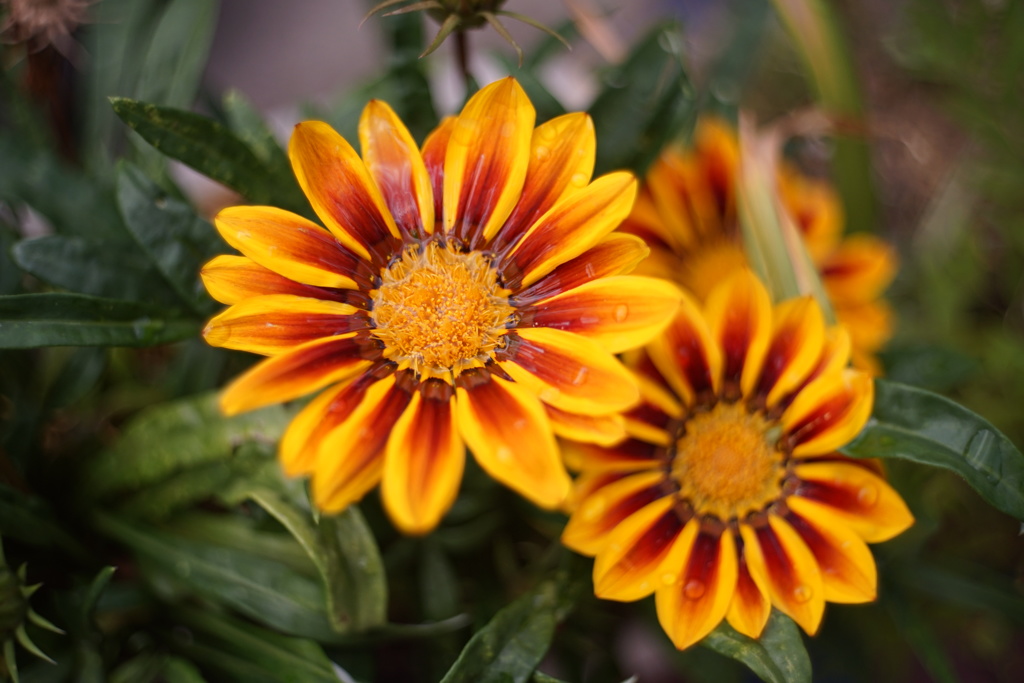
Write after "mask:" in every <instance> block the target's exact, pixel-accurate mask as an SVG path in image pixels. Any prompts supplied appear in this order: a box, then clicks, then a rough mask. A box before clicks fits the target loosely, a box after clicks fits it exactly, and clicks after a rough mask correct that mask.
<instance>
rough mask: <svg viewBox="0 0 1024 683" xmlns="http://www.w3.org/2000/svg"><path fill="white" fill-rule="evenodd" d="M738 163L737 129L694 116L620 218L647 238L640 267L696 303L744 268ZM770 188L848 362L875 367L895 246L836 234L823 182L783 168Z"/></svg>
mask: <svg viewBox="0 0 1024 683" xmlns="http://www.w3.org/2000/svg"><path fill="white" fill-rule="evenodd" d="M740 163H741V159H740V150H739V145H738V141H737V139H736V134H735V132H734V131H733V130H732V129H731V128H729V127H728V126H726V125H725V124H724V123H722V122H721V121H719V120H718V119H714V118H705V119H702V120H701V121H700V122H699V123H698V125H697V129H696V131H695V132H694V142H693V147H692V148H691V149H685V150H684V149H679V148H670V149H668V150H666V151H665V152H664V153H663V154H662V155H661V157H660V158H659V159H658V160H657V161H656V162H655V164H654V165H653V166H652V167H651V170H650V172H649V173H648V175H647V178H646V179H645V181H644V185H643V187H642V188H641V190H640V193H639V196H638V197H637V202H636V205H635V207H634V209H633V212H632V213H631V214H630V216H629V218H628V219H627V220H626V221H625V222H623V225H622V230H623V231H625V232H630V233H633V234H636V235H639V236H640V237H642V238H644V240H646V241H647V243H648V244H649V245H650V246H651V256H650V257H649V258H648V259H647V261H645V263H644V264H643V265H642V266H641V267H640V272H644V273H647V274H651V275H656V276H658V277H665V278H668V279H671V280H674V281H676V282H679V283H680V284H681V285H683V286H684V287H685V288H686V289H688V290H689V291H690V292H692V293H693V294H694V295H696V296H697V298H698V299H700V300H702V301H703V300H704V299H705V298H706V297H707V295H708V293H709V292H710V291H711V289H712V288H713V287H714V286H715V285H716V284H717V283H718V282H720V281H721V280H722V279H723V278H724V277H726V276H727V275H728V274H730V273H733V272H735V271H736V270H739V269H742V268H745V267H746V265H747V260H746V256H745V255H744V253H743V245H742V243H741V240H740V229H739V223H738V219H737V215H736V211H737V209H736V179H737V174H738V166H739V164H740ZM778 192H779V199H780V200H781V203H782V205H783V207H784V208H785V210H786V211H787V212H788V214H789V216H790V217H791V218H792V220H793V222H794V224H795V225H796V227H797V228H798V229H799V230H800V233H801V234H802V236H803V238H804V244H805V245H806V246H807V249H808V252H809V254H810V256H811V259H812V261H813V262H814V264H815V266H816V267H817V269H818V272H819V275H820V276H821V280H822V284H823V285H824V287H825V291H826V292H827V293H828V296H829V300H830V301H831V304H832V307H833V309H834V311H835V314H836V318H837V319H838V321H839V322H840V323H842V324H843V325H844V326H845V327H846V329H847V330H848V331H849V333H850V337H851V340H852V343H853V347H852V356H853V360H854V364H855V365H856V366H857V367H861V368H863V369H865V370H868V371H871V372H873V373H876V374H877V373H878V371H879V367H878V362H877V360H876V359H875V357H874V354H875V353H876V352H877V351H878V350H879V349H881V348H882V347H883V346H884V345H885V343H886V342H887V341H888V340H889V338H890V337H891V336H892V328H893V322H892V311H891V309H890V308H889V306H888V304H887V303H886V302H885V300H884V299H882V298H881V297H882V293H883V292H884V290H885V289H886V287H888V286H889V284H890V283H891V282H892V279H893V277H894V276H895V274H896V268H897V259H896V254H895V251H894V250H893V249H892V247H890V246H889V245H888V244H886V243H885V242H884V241H883V240H881V239H879V238H877V237H874V236H872V235H864V234H860V235H852V236H849V237H845V238H844V237H843V234H842V232H843V212H842V205H841V203H840V201H839V198H838V197H837V196H836V194H835V191H834V190H833V189H832V188H831V186H829V185H828V184H827V183H825V182H823V181H820V180H815V179H812V178H810V177H808V176H805V175H803V174H801V173H799V172H798V171H796V170H795V169H793V168H791V167H788V166H784V167H782V168H781V169H780V171H779V174H778Z"/></svg>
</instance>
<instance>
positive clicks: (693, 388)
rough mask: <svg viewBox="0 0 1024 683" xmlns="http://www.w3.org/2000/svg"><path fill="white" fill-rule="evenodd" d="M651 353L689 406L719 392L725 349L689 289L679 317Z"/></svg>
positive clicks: (659, 338)
mask: <svg viewBox="0 0 1024 683" xmlns="http://www.w3.org/2000/svg"><path fill="white" fill-rule="evenodd" d="M647 353H648V354H649V355H650V358H651V362H652V363H654V366H655V367H656V368H657V369H658V372H659V373H661V375H662V377H664V378H665V381H667V382H668V383H669V384H670V385H671V387H672V389H673V390H674V391H675V392H676V395H677V396H678V397H679V398H680V399H682V401H683V402H684V403H686V405H688V406H691V405H693V404H694V401H695V400H696V399H697V398H698V397H701V396H708V395H711V394H715V393H717V392H718V389H719V377H720V376H721V368H722V352H721V350H720V349H719V348H718V345H717V344H715V342H714V340H713V339H712V337H711V331H710V330H709V329H708V326H707V323H706V322H705V321H704V316H703V315H702V314H701V312H700V309H699V308H698V307H697V303H696V302H695V301H694V300H693V298H691V297H690V296H689V295H688V294H686V293H685V292H684V294H683V298H682V300H681V301H680V304H679V311H678V313H676V317H675V318H674V319H673V320H672V323H671V324H670V325H669V326H668V327H667V328H666V330H665V333H664V334H663V335H661V337H658V338H657V339H655V340H654V341H653V342H652V343H651V344H650V346H649V347H648V348H647Z"/></svg>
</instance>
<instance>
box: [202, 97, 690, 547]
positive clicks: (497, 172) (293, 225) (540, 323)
mask: <svg viewBox="0 0 1024 683" xmlns="http://www.w3.org/2000/svg"><path fill="white" fill-rule="evenodd" d="M534 116H535V114H534V109H533V106H532V105H531V104H530V101H529V100H528V99H527V97H526V95H525V93H524V92H523V91H522V89H521V88H520V86H519V84H518V83H516V82H515V81H514V80H512V79H511V78H509V79H505V80H502V81H499V82H497V83H493V84H491V85H490V86H488V87H486V88H484V89H483V90H481V91H480V92H478V93H477V94H476V95H475V96H473V98H472V99H471V100H470V101H469V102H468V103H467V104H466V107H465V109H464V110H463V111H462V113H461V114H460V115H459V116H458V117H453V118H449V119H447V120H446V121H444V122H443V123H442V124H441V126H440V127H439V128H438V129H437V130H435V131H434V132H433V133H432V134H431V135H430V136H429V137H428V138H427V140H426V141H425V143H424V145H423V148H422V150H420V149H419V148H418V147H417V146H416V144H415V143H414V142H413V139H412V137H411V136H410V134H409V132H408V130H407V129H406V128H405V126H404V125H403V124H402V122H401V121H400V120H399V119H398V118H397V116H396V115H395V114H394V112H393V111H392V110H391V109H390V108H389V107H388V106H387V105H386V104H384V103H383V102H377V101H373V102H370V103H369V104H368V105H367V107H366V109H365V110H364V112H363V116H362V119H361V121H360V127H359V138H360V143H361V147H362V156H361V157H360V156H359V155H358V154H357V153H356V152H355V150H354V149H353V148H352V147H351V146H350V145H349V144H348V143H347V142H346V141H345V140H344V139H343V138H342V137H341V136H339V135H338V134H337V133H336V132H335V131H334V130H332V129H331V128H330V127H329V126H327V125H326V124H324V123H319V122H306V123H301V124H299V125H298V126H297V127H296V129H295V132H294V134H293V136H292V140H291V144H290V147H289V155H290V157H291V161H292V166H293V167H294V170H295V174H296V176H297V177H298V179H299V183H300V184H301V186H302V188H303V190H304V191H305V193H306V195H307V196H308V197H309V199H310V202H311V204H312V205H313V208H314V210H315V211H316V213H317V215H318V216H319V217H320V219H321V220H322V221H323V223H324V225H325V226H326V229H324V228H322V227H320V226H319V225H316V224H315V223H312V222H310V221H308V220H306V219H304V218H301V217H300V216H297V215H294V214H291V213H288V212H286V211H282V210H279V209H275V208H270V207H234V208H229V209H226V210H224V211H222V212H221V213H220V214H219V215H218V216H217V217H216V219H215V222H216V225H217V229H218V230H219V231H220V233H221V234H222V235H223V236H224V238H225V239H226V240H227V241H228V243H229V244H231V245H232V246H233V247H235V248H236V249H238V250H239V251H241V252H242V254H243V256H220V257H218V258H216V259H214V260H213V261H211V262H210V263H209V264H207V265H206V267H205V268H204V269H203V279H204V282H205V283H206V286H207V288H208V289H209V291H210V293H211V295H212V296H214V298H216V299H217V300H219V301H222V302H224V303H226V304H231V307H230V308H228V309H227V310H226V311H224V312H223V313H221V314H220V315H218V316H217V317H215V318H214V319H212V320H211V321H210V323H209V324H208V326H207V327H206V330H205V331H204V335H205V337H206V340H207V341H208V342H209V343H210V344H213V345H215V346H224V347H228V348H232V349H240V350H244V351H251V352H253V353H259V354H263V355H265V356H269V358H267V359H266V360H264V361H262V362H260V363H258V364H257V365H256V366H255V367H253V368H252V369H251V370H249V371H248V372H247V373H245V374H244V375H243V376H241V377H240V378H238V379H237V380H236V381H235V382H234V383H233V384H231V385H230V386H229V387H228V388H227V389H226V391H225V392H224V394H223V396H222V399H221V406H222V408H223V410H224V411H225V412H227V413H229V414H233V413H238V412H241V411H245V410H250V409H253V408H257V407H259V406H263V405H267V404H270V403H276V402H279V401H287V400H290V399H293V398H297V397H299V396H302V395H305V394H308V393H310V392H313V391H316V390H319V389H323V388H324V387H329V388H328V389H327V390H326V391H324V392H323V393H321V394H320V395H319V396H318V397H317V398H316V399H314V400H313V401H312V402H311V403H310V404H309V405H308V406H306V407H305V408H304V409H303V410H302V412H301V413H300V414H299V415H298V416H297V417H296V418H295V420H294V421H293V422H292V424H291V425H290V426H289V428H288V430H287V432H286V433H285V434H284V436H283V438H282V441H281V444H280V459H281V462H282V464H283V466H284V469H285V472H286V473H287V474H289V475H293V476H294V475H306V474H308V475H310V476H311V477H312V491H313V498H314V500H315V502H316V504H317V505H318V506H319V507H320V508H322V509H323V510H325V511H328V512H330V511H337V510H341V509H342V508H344V507H345V506H347V505H349V504H350V503H352V502H354V501H356V500H359V499H360V498H361V497H362V496H363V495H364V494H365V493H366V492H367V491H369V490H370V489H371V488H373V487H374V486H375V485H376V484H377V483H378V482H382V496H383V501H384V505H385V507H386V509H387V511H388V512H389V514H390V515H391V518H392V519H393V520H394V522H395V523H396V524H397V525H398V526H399V527H400V528H401V529H403V530H404V531H406V532H409V533H423V532H426V531H429V530H430V529H431V528H433V527H434V526H435V525H436V524H437V523H438V521H439V520H440V518H441V516H442V515H443V514H444V512H445V511H446V510H447V509H448V508H449V507H450V506H451V504H452V502H453V500H454V499H455V496H456V493H457V492H458V488H459V483H460V481H461V478H462V471H463V465H464V461H465V446H468V447H469V448H470V449H471V450H472V452H473V454H474V456H475V457H476V459H477V461H478V462H479V463H480V465H481V466H482V467H483V469H484V470H486V471H487V472H488V473H490V475H491V476H493V477H494V478H495V479H497V480H498V481H501V482H502V483H504V484H506V485H507V486H509V487H511V488H513V489H515V490H516V491H518V492H519V493H521V494H522V495H524V496H526V497H527V498H529V499H530V500H532V501H534V502H535V503H537V504H538V505H541V506H544V507H548V508H551V507H555V506H558V505H559V504H561V503H562V502H563V500H564V498H565V497H566V495H567V494H568V491H569V488H570V481H569V477H568V475H567V473H566V472H565V469H564V467H563V465H562V463H561V459H560V456H559V453H558V450H557V448H556V444H555V438H554V435H555V434H561V435H567V436H571V437H573V438H576V439H585V440H586V439H589V440H597V441H602V442H609V441H611V440H614V439H616V438H621V437H622V436H623V431H622V418H621V417H620V416H617V415H616V413H617V412H618V411H621V410H622V409H624V408H626V407H628V406H629V405H631V404H632V403H633V402H635V401H636V400H637V395H638V394H637V387H636V384H635V382H634V380H633V379H632V376H631V375H630V373H629V372H628V371H627V370H626V369H625V368H624V367H623V366H622V365H621V364H620V363H619V362H618V361H617V360H616V359H615V358H614V356H613V355H612V354H613V353H617V352H619V351H623V350H625V349H629V348H633V347H636V346H639V345H642V344H644V343H646V342H647V341H649V340H650V339H651V338H652V337H654V336H655V335H657V334H658V333H659V332H660V331H661V330H662V329H664V327H665V326H666V325H667V324H668V322H669V320H670V319H671V317H672V315H673V314H674V312H675V310H676V308H677V306H678V302H679V292H678V290H676V288H675V287H674V286H673V285H672V284H670V283H667V282H661V281H656V280H652V279H650V278H644V277H633V276H626V275H622V273H624V272H626V271H628V270H631V269H632V268H633V267H634V266H635V265H636V263H638V262H639V261H640V260H641V259H642V258H643V257H644V256H645V255H646V253H647V248H646V246H644V244H643V242H642V241H641V240H639V239H638V238H636V237H634V236H630V235H610V234H609V233H611V231H612V230H613V229H614V228H615V227H616V226H617V225H618V224H619V222H620V221H621V220H622V219H623V218H624V217H625V216H626V214H628V212H629V209H630V207H631V206H632V203H633V198H634V195H635V180H634V178H633V177H632V176H631V175H630V174H628V173H611V174H608V175H605V176H602V177H600V178H598V179H596V180H594V181H593V182H591V180H590V178H591V173H592V170H593V164H594V150H595V141H594V133H593V126H592V124H591V122H590V119H589V118H588V117H587V116H586V115H585V114H569V115H565V116H562V117H559V118H556V119H553V120H551V121H549V122H547V123H545V124H543V125H541V126H538V127H537V128H536V129H535V128H534Z"/></svg>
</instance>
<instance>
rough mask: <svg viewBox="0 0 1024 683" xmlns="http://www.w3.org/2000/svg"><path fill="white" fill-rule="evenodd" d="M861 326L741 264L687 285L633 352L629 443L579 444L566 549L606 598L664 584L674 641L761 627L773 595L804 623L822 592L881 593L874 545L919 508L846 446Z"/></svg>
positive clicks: (859, 403)
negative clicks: (708, 283) (703, 293)
mask: <svg viewBox="0 0 1024 683" xmlns="http://www.w3.org/2000/svg"><path fill="white" fill-rule="evenodd" d="M849 349H850V346H849V337H848V336H847V335H846V334H845V333H844V332H843V330H842V329H841V328H839V327H834V328H828V329H827V328H826V326H825V325H824V323H823V319H822V314H821V311H820V309H819V308H818V305H817V304H816V303H815V302H814V300H813V299H811V298H809V297H805V298H801V299H794V300H790V301H786V302H783V303H781V304H779V305H777V306H775V307H774V309H773V308H772V307H771V305H770V303H769V300H768V294H767V292H766V290H765V289H764V287H763V286H762V285H761V284H760V283H759V282H758V281H757V279H756V278H755V277H754V276H753V275H751V274H750V273H749V272H740V273H739V274H737V275H735V276H733V277H732V278H731V279H729V280H727V281H726V282H724V283H722V284H721V285H720V286H719V287H717V288H716V289H714V290H713V291H712V292H711V294H710V295H709V296H708V301H707V304H706V308H705V309H704V311H701V309H700V308H699V307H698V304H697V303H696V302H695V300H693V299H692V298H690V297H689V296H687V297H685V298H684V299H683V304H682V306H681V308H680V313H679V314H678V316H677V317H676V319H675V321H674V322H673V323H672V325H671V326H670V327H669V328H668V330H667V332H666V333H665V334H664V335H663V336H662V337H661V338H660V339H659V340H657V341H655V342H654V343H652V344H651V345H650V346H649V347H648V354H649V355H647V356H643V357H642V358H641V359H640V360H639V361H638V366H637V369H638V378H639V382H640V392H641V396H642V400H641V403H640V404H639V405H638V406H637V407H635V408H633V409H632V410H630V411H629V412H627V413H626V429H627V431H628V432H629V438H627V439H626V440H624V441H622V442H621V443H619V444H616V445H614V446H610V447H600V446H594V445H585V444H584V445H580V446H579V447H578V448H577V449H576V451H575V452H573V453H572V454H571V455H572V458H571V462H572V463H573V465H574V466H575V467H577V468H579V469H581V471H582V474H581V476H580V478H579V479H578V481H577V484H576V490H575V492H574V496H573V498H572V504H573V507H574V511H573V513H572V517H571V518H570V520H569V524H568V525H567V527H566V529H565V532H564V535H563V542H564V543H565V544H566V545H568V546H569V547H570V548H573V549H574V550H576V551H578V552H580V553H583V554H585V555H591V556H595V557H596V560H595V563H594V588H595V592H596V593H597V595H598V596H599V597H602V598H607V599H610V600H622V601H631V600H639V599H641V598H644V597H646V596H648V595H650V594H651V593H654V594H655V601H656V605H657V613H658V619H659V621H660V622H661V624H662V627H663V628H664V629H665V631H666V633H668V635H669V637H671V639H672V641H673V642H674V643H675V645H676V647H678V648H680V649H682V648H685V647H688V646H690V645H692V644H693V643H696V642H697V641H699V640H700V639H701V638H703V637H704V636H705V635H707V634H708V633H709V632H710V631H711V630H712V629H714V628H715V626H717V625H718V624H719V623H720V622H721V621H722V620H723V619H727V620H728V621H729V623H730V624H731V625H732V626H733V627H734V628H735V629H736V630H737V631H739V632H741V633H744V634H746V635H748V636H750V637H753V638H756V637H758V636H759V635H760V633H761V631H762V629H763V628H764V625H765V622H766V621H767V619H768V616H769V613H770V611H771V608H772V606H774V607H775V608H776V609H778V610H780V611H781V612H783V613H784V614H787V615H789V616H790V617H792V618H793V619H794V620H795V621H796V622H797V623H798V624H800V626H802V627H803V628H804V630H805V631H807V632H808V633H811V634H813V633H814V632H815V631H817V629H818V625H819V623H820V622H821V618H822V614H823V611H824V608H825V602H826V601H829V602H844V603H855V602H866V601H870V600H872V599H874V597H875V587H876V575H875V564H874V560H873V559H872V556H871V552H870V551H869V550H868V547H867V545H865V543H876V542H879V541H884V540H887V539H889V538H892V537H893V536H895V535H896V534H898V533H900V532H901V531H903V530H904V529H906V528H907V527H908V526H909V525H910V524H911V523H912V521H913V520H912V518H911V515H910V513H909V511H908V510H907V507H906V505H905V504H904V503H903V501H902V500H901V499H900V497H899V495H898V494H897V493H896V492H895V491H894V490H893V489H892V488H891V487H890V486H889V485H888V484H887V483H886V482H885V480H884V479H883V477H882V475H881V472H880V470H879V469H878V468H877V466H876V465H875V464H874V463H872V462H867V461H858V460H853V459H849V458H846V457H844V456H842V455H840V454H838V453H837V452H836V449H838V448H841V447H842V446H843V445H845V444H846V443H847V442H849V441H850V440H851V439H853V437H854V436H855V435H856V434H857V433H858V432H859V431H860V430H861V428H862V427H863V426H864V423H865V422H866V421H867V419H868V415H869V414H870V412H871V405H872V397H873V389H872V387H873V384H872V380H871V378H870V377H869V376H868V375H867V374H866V373H864V372H861V371H859V370H853V369H850V368H847V367H845V366H846V364H847V360H848V357H849Z"/></svg>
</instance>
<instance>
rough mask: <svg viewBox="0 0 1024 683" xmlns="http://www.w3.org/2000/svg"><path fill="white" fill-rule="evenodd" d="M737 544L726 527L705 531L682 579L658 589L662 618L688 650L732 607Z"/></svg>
mask: <svg viewBox="0 0 1024 683" xmlns="http://www.w3.org/2000/svg"><path fill="white" fill-rule="evenodd" d="M736 579H737V559H736V543H735V542H734V541H733V537H732V532H731V531H729V530H728V529H726V530H725V531H723V532H722V535H721V536H717V535H714V534H709V533H704V532H701V533H699V534H697V537H696V538H695V539H694V542H693V549H692V550H691V551H690V553H689V556H688V557H687V560H686V566H685V568H684V569H683V571H682V573H681V574H680V575H679V580H678V581H677V582H676V583H675V584H673V585H671V586H664V587H662V588H659V589H658V592H657V595H656V597H655V602H656V606H657V610H658V621H659V622H660V623H661V627H662V628H663V629H665V633H667V634H668V636H669V638H671V639H672V643H673V644H674V645H675V646H676V647H677V648H678V649H680V650H684V649H686V648H688V647H690V646H691V645H693V644H694V643H696V642H698V641H699V640H701V639H702V638H703V637H704V636H706V635H707V634H709V633H711V631H712V630H714V628H715V627H716V626H718V624H720V623H721V621H722V619H724V618H725V615H726V613H727V612H728V610H729V603H730V602H731V601H732V598H733V594H734V592H735V589H736Z"/></svg>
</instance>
